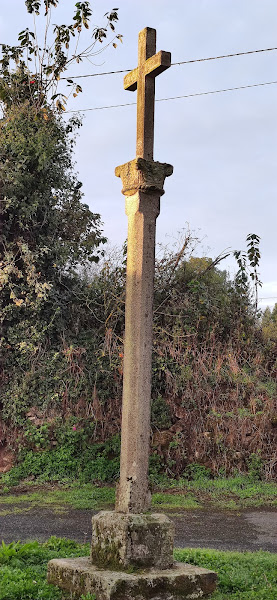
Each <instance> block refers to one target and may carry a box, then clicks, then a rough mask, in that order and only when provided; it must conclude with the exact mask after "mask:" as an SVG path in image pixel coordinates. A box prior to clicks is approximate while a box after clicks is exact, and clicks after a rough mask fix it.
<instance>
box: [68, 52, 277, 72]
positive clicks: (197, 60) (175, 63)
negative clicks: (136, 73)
mask: <svg viewBox="0 0 277 600" xmlns="http://www.w3.org/2000/svg"><path fill="white" fill-rule="evenodd" d="M272 50H277V47H276V48H261V49H259V50H247V51H246V52H234V53H233V54H221V55H220V56H208V57H205V58H194V59H192V60H182V61H179V62H174V63H171V66H172V67H176V66H178V65H188V64H191V63H197V62H204V61H207V60H219V59H221V58H231V57H233V56H245V55H247V54H258V53H259V52H271V51H272ZM130 71H132V69H122V70H120V71H106V72H103V73H89V74H87V75H71V76H68V77H61V78H60V79H82V78H84V77H100V76H101V75H116V74H118V73H129V72H130Z"/></svg>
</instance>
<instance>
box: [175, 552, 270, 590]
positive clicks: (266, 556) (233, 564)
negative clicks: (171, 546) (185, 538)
mask: <svg viewBox="0 0 277 600" xmlns="http://www.w3.org/2000/svg"><path fill="white" fill-rule="evenodd" d="M174 554H175V558H176V560H178V561H181V562H188V563H191V564H194V565H198V566H201V567H206V568H207V569H211V570H212V571H216V572H217V573H218V586H217V590H216V592H215V593H214V594H213V595H212V596H211V600H276V598H277V555H276V554H271V553H269V552H263V551H259V552H220V551H218V550H198V549H192V550H191V549H189V550H187V549H184V550H175V552H174Z"/></svg>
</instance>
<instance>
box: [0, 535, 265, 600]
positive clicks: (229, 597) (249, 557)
mask: <svg viewBox="0 0 277 600" xmlns="http://www.w3.org/2000/svg"><path fill="white" fill-rule="evenodd" d="M88 554H89V545H88V544H86V545H81V544H77V543H76V542H73V541H70V540H62V539H58V538H54V537H52V538H50V540H48V541H47V542H45V543H44V544H38V542H30V543H28V544H21V543H19V542H18V543H16V544H9V545H5V544H3V545H2V548H0V565H1V570H0V600H27V599H29V598H40V599H41V600H48V599H50V598H51V600H52V599H53V600H54V599H57V600H58V599H60V598H61V596H62V593H61V590H59V589H58V588H56V587H54V586H52V585H48V584H47V583H46V578H45V576H46V569H47V563H48V561H49V560H51V559H52V558H59V557H62V558H65V557H75V556H85V555H88ZM175 558H176V559H177V560H178V561H181V562H189V563H191V564H196V565H198V566H202V567H206V568H208V569H212V570H215V571H217V572H218V588H217V590H216V592H215V593H214V594H213V595H212V597H211V600H275V598H276V593H277V579H276V567H277V563H276V557H275V555H274V554H269V553H268V552H262V551H260V552H255V553H251V552H244V553H242V554H241V553H237V552H219V551H217V550H193V549H190V550H187V549H184V550H175ZM93 598H94V597H93V596H86V597H85V598H83V600H93Z"/></svg>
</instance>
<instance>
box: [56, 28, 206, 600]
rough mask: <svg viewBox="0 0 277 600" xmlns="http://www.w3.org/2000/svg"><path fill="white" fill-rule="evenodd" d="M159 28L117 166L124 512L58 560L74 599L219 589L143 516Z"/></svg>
mask: <svg viewBox="0 0 277 600" xmlns="http://www.w3.org/2000/svg"><path fill="white" fill-rule="evenodd" d="M155 40H156V31H155V30H154V29H150V28H146V29H144V30H143V31H141V32H140V34H139V65H138V68H137V69H135V70H134V71H132V72H131V73H129V74H128V75H127V76H126V78H125V83H124V85H125V87H126V89H130V90H135V89H136V86H137V89H138V123H137V156H136V158H135V159H134V160H132V161H131V162H129V163H126V164H125V165H122V166H121V167H117V168H116V175H117V176H118V177H121V179H122V182H123V190H122V191H123V194H124V195H125V196H126V213H127V215H128V251H127V279H126V307H125V344H124V375H123V403H122V435H121V461H120V483H119V488H118V492H117V500H116V512H113V511H102V512H100V513H98V514H97V515H94V516H93V517H92V538H91V553H90V557H81V558H77V559H76V558H74V559H72V558H67V559H53V560H51V561H50V562H49V564H48V582H49V583H54V584H56V585H58V586H59V587H61V588H62V589H64V590H67V591H69V592H71V595H74V597H75V596H76V597H78V598H80V596H81V595H82V594H84V595H85V594H88V593H90V594H96V596H97V598H99V600H100V598H101V600H141V598H147V599H148V600H157V598H159V599H160V600H168V599H169V598H170V599H171V600H186V599H188V598H195V599H196V598H203V597H204V596H207V594H209V593H212V592H213V591H214V588H215V582H216V574H215V573H213V572H212V571H207V569H202V568H200V567H194V566H192V565H188V564H184V563H175V564H173V563H174V558H173V540H174V525H173V523H172V522H171V521H170V519H169V518H168V517H166V515H162V514H149V513H148V514H143V512H144V511H146V510H147V509H148V508H149V505H150V493H149V487H148V463H149V442H150V407H151V359H152V321H153V318H152V304H153V281H154V263H155V228H156V218H157V216H158V214H159V209H160V196H161V195H162V194H163V193H164V192H163V184H164V179H165V177H167V176H168V175H171V174H172V171H173V167H172V166H171V165H168V164H165V163H159V162H154V161H153V139H154V138H153V134H154V100H155V97H154V91H155V90H154V81H155V80H154V77H155V76H156V75H158V74H159V73H160V72H161V71H163V70H164V69H165V68H167V67H169V66H170V54H169V53H167V52H159V53H158V54H156V55H154V53H155V51H156V41H155Z"/></svg>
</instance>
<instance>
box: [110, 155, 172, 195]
mask: <svg viewBox="0 0 277 600" xmlns="http://www.w3.org/2000/svg"><path fill="white" fill-rule="evenodd" d="M172 173H173V167H172V165H169V164H167V163H160V162H154V161H153V160H146V159H144V158H135V159H134V160H131V161H130V162H128V163H125V164H124V165H120V166H119V167H116V169H115V174H116V177H121V181H122V184H123V188H122V194H124V196H133V194H135V193H136V192H138V191H141V192H144V193H145V194H153V193H154V194H155V193H156V194H158V195H159V196H162V195H163V194H164V189H163V186H164V180H165V178H166V177H169V176H170V175H172Z"/></svg>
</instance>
